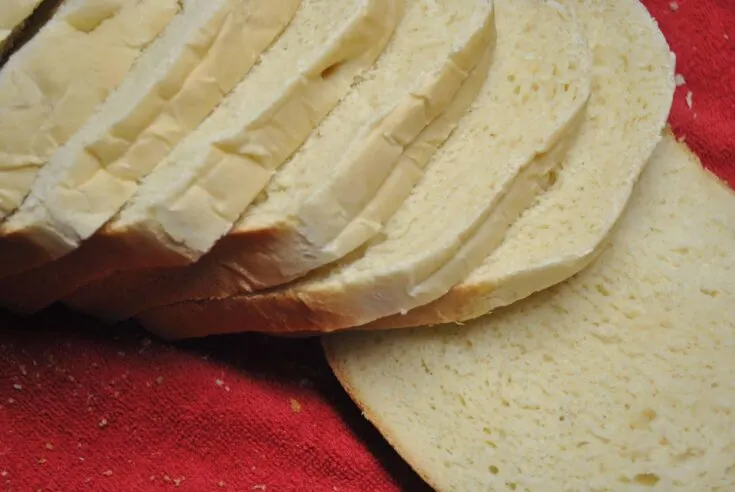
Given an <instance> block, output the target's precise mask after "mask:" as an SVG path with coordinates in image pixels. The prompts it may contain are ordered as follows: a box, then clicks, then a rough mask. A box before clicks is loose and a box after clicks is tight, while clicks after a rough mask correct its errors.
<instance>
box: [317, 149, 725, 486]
mask: <svg viewBox="0 0 735 492" xmlns="http://www.w3.org/2000/svg"><path fill="white" fill-rule="evenodd" d="M733 250H735V193H733V192H732V190H730V189H727V188H725V186H724V185H722V184H721V183H720V182H718V181H716V179H714V178H713V177H712V176H711V175H709V173H707V172H706V171H703V170H702V169H701V168H700V165H699V163H698V162H697V160H696V158H694V157H693V156H692V155H691V154H689V152H688V151H687V149H685V148H684V147H683V146H682V145H680V144H678V143H676V142H675V141H674V140H673V139H672V138H668V137H667V138H666V139H665V140H664V141H663V143H662V144H661V145H660V146H659V148H658V149H657V151H656V153H655V154H654V156H653V159H652V161H651V163H650V165H649V166H648V168H647V169H646V171H645V172H644V174H643V178H642V179H641V182H640V183H639V185H638V186H637V189H636V192H635V194H634V198H633V199H632V201H631V203H630V206H629V209H628V211H627V212H626V214H625V216H624V218H623V219H622V221H621V223H620V225H619V227H618V229H617V231H616V232H615V233H614V235H613V236H612V240H611V244H610V247H609V248H606V251H605V252H604V253H603V254H602V256H601V257H600V258H599V259H597V260H596V261H595V262H594V263H593V264H592V266H590V267H589V268H588V269H586V270H585V271H583V272H582V273H580V274H579V275H577V276H576V277H575V278H573V279H571V280H569V281H567V282H566V283H563V284H561V285H558V286H556V287H554V288H551V289H549V290H548V291H545V292H541V293H539V294H537V295H535V296H533V297H531V298H529V299H526V300H524V301H522V302H519V303H517V304H514V305H513V306H510V307H509V308H507V309H504V310H499V311H498V312H496V313H495V314H492V315H490V316H487V317H483V318H481V319H478V320H475V321H472V322H470V323H468V324H467V325H465V326H460V327H458V326H450V325H444V326H439V327H434V328H425V327H424V328H417V329H410V330H395V331H392V332H380V333H375V332H373V333H367V332H363V333H345V334H340V335H337V336H335V337H333V338H326V339H325V341H324V345H325V348H326V352H327V356H328V359H329V361H330V364H331V366H332V368H333V369H334V372H335V374H336V375H337V377H338V378H339V379H340V381H341V383H342V384H343V386H344V387H345V388H346V389H347V391H348V392H349V393H350V395H351V396H352V398H353V399H354V400H355V402H357V404H358V405H359V406H360V407H361V408H362V410H363V412H364V414H365V415H366V416H367V418H368V419H370V420H371V421H372V422H373V423H374V424H375V425H376V426H377V427H378V429H379V430H380V431H381V432H382V433H383V435H384V436H385V437H386V438H387V439H388V440H389V441H390V442H391V443H392V445H393V446H394V447H395V448H396V449H397V450H398V451H399V453H400V454H401V455H402V456H403V458H405V459H406V460H407V461H408V462H409V463H410V464H411V465H412V466H413V467H414V468H415V469H416V470H417V471H418V472H419V473H420V474H421V475H422V476H423V477H424V479H426V480H427V481H428V482H429V483H430V484H431V485H432V486H433V487H434V488H435V489H436V490H438V491H455V490H518V491H529V490H533V491H536V490H543V491H549V492H556V491H570V490H595V491H597V490H599V491H603V490H604V491H608V490H615V491H634V490H636V491H638V490H644V489H645V490H660V491H703V490H709V491H715V490H719V491H726V490H734V489H735V475H733V470H735V435H733V428H735V411H734V409H733V406H734V405H735V385H734V384H733V381H735V359H733V353H735V256H734V255H733V254H732V252H733Z"/></svg>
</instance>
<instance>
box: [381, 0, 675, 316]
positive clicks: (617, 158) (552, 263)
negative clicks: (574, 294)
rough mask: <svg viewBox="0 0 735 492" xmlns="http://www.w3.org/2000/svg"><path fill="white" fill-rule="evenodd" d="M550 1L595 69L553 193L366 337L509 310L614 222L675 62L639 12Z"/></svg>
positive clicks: (591, 246) (569, 269)
mask: <svg viewBox="0 0 735 492" xmlns="http://www.w3.org/2000/svg"><path fill="white" fill-rule="evenodd" d="M559 1H560V2H561V3H562V4H564V5H569V6H572V7H574V8H575V9H576V10H577V12H578V17H579V19H580V20H581V23H582V25H583V26H584V28H585V34H586V35H587V36H588V39H589V40H590V45H591V48H592V51H593V53H594V54H595V58H594V59H595V64H594V67H593V86H594V89H593V91H592V97H591V99H590V103H589V105H588V107H587V118H586V120H585V122H584V123H583V126H582V128H581V132H580V135H579V137H578V138H577V141H576V143H575V144H574V146H573V148H572V149H570V152H569V153H568V155H567V158H566V159H565V162H564V164H563V165H562V171H561V172H560V173H558V175H557V182H556V184H555V187H554V188H553V189H552V190H550V191H549V192H548V193H546V194H544V195H543V196H541V197H539V199H538V201H537V203H536V204H535V205H534V206H533V207H532V208H531V209H530V210H529V211H527V212H526V213H525V214H524V215H523V216H522V217H521V219H520V220H518V221H517V222H516V223H515V224H514V225H513V226H512V228H511V229H510V231H509V233H508V235H507V237H506V239H505V241H504V242H503V244H502V245H501V246H500V247H499V248H498V249H497V250H496V251H495V252H493V254H491V255H490V256H489V257H487V258H486V259H485V261H484V262H483V264H482V265H481V266H479V267H478V268H476V269H475V270H474V271H473V272H472V273H471V274H470V275H469V276H468V277H467V278H466V279H465V280H464V282H462V283H460V284H459V285H457V286H455V287H454V288H453V289H452V290H451V291H450V292H449V293H447V294H446V295H445V296H444V297H442V298H441V299H438V300H436V301H434V302H432V303H429V304H428V305H425V306H421V307H419V308H417V309H414V310H412V311H410V312H408V313H407V314H405V315H396V316H391V317H388V318H384V319H381V320H378V321H376V322H375V323H371V324H370V325H369V327H367V328H375V329H377V328H398V327H408V326H420V325H431V324H439V323H449V322H455V321H466V320H468V319H472V318H476V317H478V316H482V315H483V314H486V313H488V312H490V311H492V310H493V309H495V308H498V307H502V306H507V305H509V304H512V303H513V302H515V301H518V300H519V299H523V298H524V297H527V296H529V295H531V294H532V293H534V292H537V291H539V290H543V289H545V288H547V287H550V286H552V285H554V284H556V283H558V282H561V281H562V280H564V279H566V278H569V277H570V276H572V275H574V274H576V273H577V272H579V271H581V270H582V269H583V268H584V267H586V266H587V265H589V263H590V262H591V261H592V260H593V259H594V258H595V256H596V254H597V253H598V251H599V249H600V247H601V244H602V243H603V241H604V238H605V237H606V236H607V235H608V233H609V232H610V230H611V229H612V228H613V226H614V225H615V223H616V221H617V220H618V218H619V217H620V215H621V214H622V212H623V209H624V207H625V204H626V203H627V201H628V199H629V197H630V195H631V193H632V189H633V186H634V184H635V182H636V180H637V179H638V177H639V175H640V173H641V171H642V170H643V168H644V166H645V163H646V162H647V160H648V158H649V156H650V155H651V153H652V152H653V150H654V148H655V147H656V144H657V143H658V142H659V141H660V136H661V130H662V129H663V126H664V124H665V122H666V118H667V116H668V113H669V109H670V107H671V101H672V98H673V93H674V57H673V55H672V54H671V53H670V51H669V48H668V46H667V44H666V40H665V39H664V37H663V35H662V34H661V32H660V31H659V30H658V29H657V28H656V26H655V25H654V23H653V21H652V20H651V19H650V17H649V16H648V14H647V12H646V11H645V9H644V8H643V6H642V5H639V4H637V3H631V2H627V1H626V2H619V3H617V4H616V5H615V8H611V7H610V6H608V5H605V4H594V3H593V4H590V3H589V2H586V1H583V0H559ZM631 19H634V20H635V22H632V21H631ZM621 39H624V40H626V41H625V42H621V41H620V40H621Z"/></svg>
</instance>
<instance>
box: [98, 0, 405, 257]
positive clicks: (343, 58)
mask: <svg viewBox="0 0 735 492" xmlns="http://www.w3.org/2000/svg"><path fill="white" fill-rule="evenodd" d="M306 3H307V4H308V5H307V6H306V8H304V9H302V12H303V15H302V17H301V18H300V19H296V20H295V21H294V26H296V30H288V31H287V32H286V36H289V37H288V39H286V41H284V43H283V44H282V45H281V46H280V48H277V50H276V52H275V54H274V55H273V56H274V57H275V58H274V59H273V60H270V59H269V60H268V62H269V63H267V64H266V63H263V64H261V67H263V69H262V70H254V71H253V74H252V76H251V77H249V78H248V79H247V80H246V81H245V83H244V84H243V85H241V86H240V87H239V88H238V90H237V94H236V95H235V97H233V98H231V100H230V101H228V104H226V105H225V107H224V108H223V110H222V111H218V112H217V113H215V114H214V115H213V117H212V118H210V119H209V120H208V121H207V122H205V124H204V125H202V127H201V128H200V129H199V131H198V132H197V133H196V134H194V135H192V137H191V138H189V139H187V141H186V142H184V143H183V144H182V145H181V146H180V147H179V148H178V149H176V150H175V151H174V152H173V153H172V155H171V157H170V158H169V159H168V160H167V162H165V163H164V165H162V166H159V168H158V169H157V170H156V172H155V173H152V174H151V176H150V177H149V179H147V180H146V182H145V183H144V184H143V186H142V187H141V188H140V190H139V192H138V193H137V195H136V196H135V197H134V199H133V200H131V202H129V203H128V205H127V206H126V207H125V208H124V209H123V210H122V212H121V213H120V215H119V217H118V218H117V219H116V220H115V221H114V222H113V223H111V224H110V225H109V226H108V230H107V232H108V233H113V232H114V233H120V234H126V233H130V234H131V235H132V234H136V233H137V234H139V235H140V236H150V239H151V241H150V243H151V247H153V246H154V245H155V244H160V246H161V248H162V249H166V248H170V249H171V250H172V254H176V253H175V252H178V253H180V255H181V256H182V257H187V258H188V259H189V260H188V261H193V260H195V259H197V258H198V257H199V256H201V255H202V254H203V253H206V252H207V251H208V250H209V249H210V248H211V246H212V245H213V244H214V242H215V241H216V240H217V239H219V237H221V235H223V234H225V233H226V232H227V231H228V230H229V229H230V227H231V226H232V223H233V222H234V221H235V220H236V219H237V217H238V216H239V215H240V214H241V213H242V211H243V209H244V208H245V207H246V206H247V205H248V203H249V202H250V200H251V199H252V198H254V197H255V195H257V192H259V191H260V189H261V188H262V185H264V182H265V181H267V180H268V178H269V176H270V175H271V174H272V173H273V171H274V169H275V168H277V167H278V166H279V165H280V164H281V163H282V162H283V161H284V160H285V159H287V158H288V156H289V155H290V154H291V153H292V152H293V151H294V150H296V149H297V148H298V147H299V146H300V145H301V143H302V142H303V140H304V139H305V138H306V137H308V135H309V134H310V133H311V131H312V130H313V129H314V127H316V126H317V125H318V123H319V121H321V119H323V118H324V116H326V114H327V113H328V112H329V111H330V110H331V109H332V108H333V107H334V105H335V104H337V103H338V102H339V101H340V100H341V99H342V97H344V95H345V93H346V92H348V90H349V88H350V85H351V84H352V83H353V80H354V78H355V77H356V76H357V75H358V74H359V73H360V72H362V70H364V69H365V68H367V66H369V65H370V64H372V62H373V61H374V59H375V57H377V56H378V55H379V54H380V52H381V51H382V48H383V47H384V46H385V43H386V41H387V40H388V39H389V38H390V35H391V33H392V31H393V27H394V26H395V22H396V18H397V17H398V16H399V14H400V9H398V7H399V6H400V4H397V3H395V2H385V1H376V0H371V1H369V2H366V3H367V5H366V6H361V7H362V8H361V12H358V15H357V16H356V17H355V19H354V20H353V22H351V23H350V24H348V25H346V26H343V27H344V33H343V35H342V36H340V35H339V34H340V33H339V28H340V27H341V26H342V24H344V23H345V21H346V20H347V16H348V15H349V14H353V13H354V11H355V4H354V3H344V2H341V3H338V4H335V3H334V2H319V1H317V0H312V1H310V2H306ZM362 10H367V14H366V15H365V14H362ZM353 26H355V27H353ZM353 31H354V32H353ZM335 32H337V35H336V36H335ZM330 36H332V37H333V39H331V41H330V43H329V44H327V46H326V48H324V49H323V51H322V50H320V51H318V52H317V53H311V50H312V49H314V48H318V47H322V45H323V44H324V43H325V42H327V41H329V40H330ZM284 39H285V38H284ZM315 55H316V56H315ZM267 56H268V57H269V58H270V54H268V55H267ZM303 56H307V57H309V58H311V59H309V58H307V59H309V63H307V64H306V66H305V67H304V63H303V60H302V59H301V58H302V57H303ZM335 64H336V65H335ZM322 65H324V66H322ZM335 66H339V67H340V70H337V71H330V70H328V69H329V68H330V67H335ZM301 67H303V70H302V71H297V70H295V69H297V68H301ZM276 68H277V69H278V70H274V69H276ZM284 74H290V76H289V77H284ZM152 266H155V265H152Z"/></svg>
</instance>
